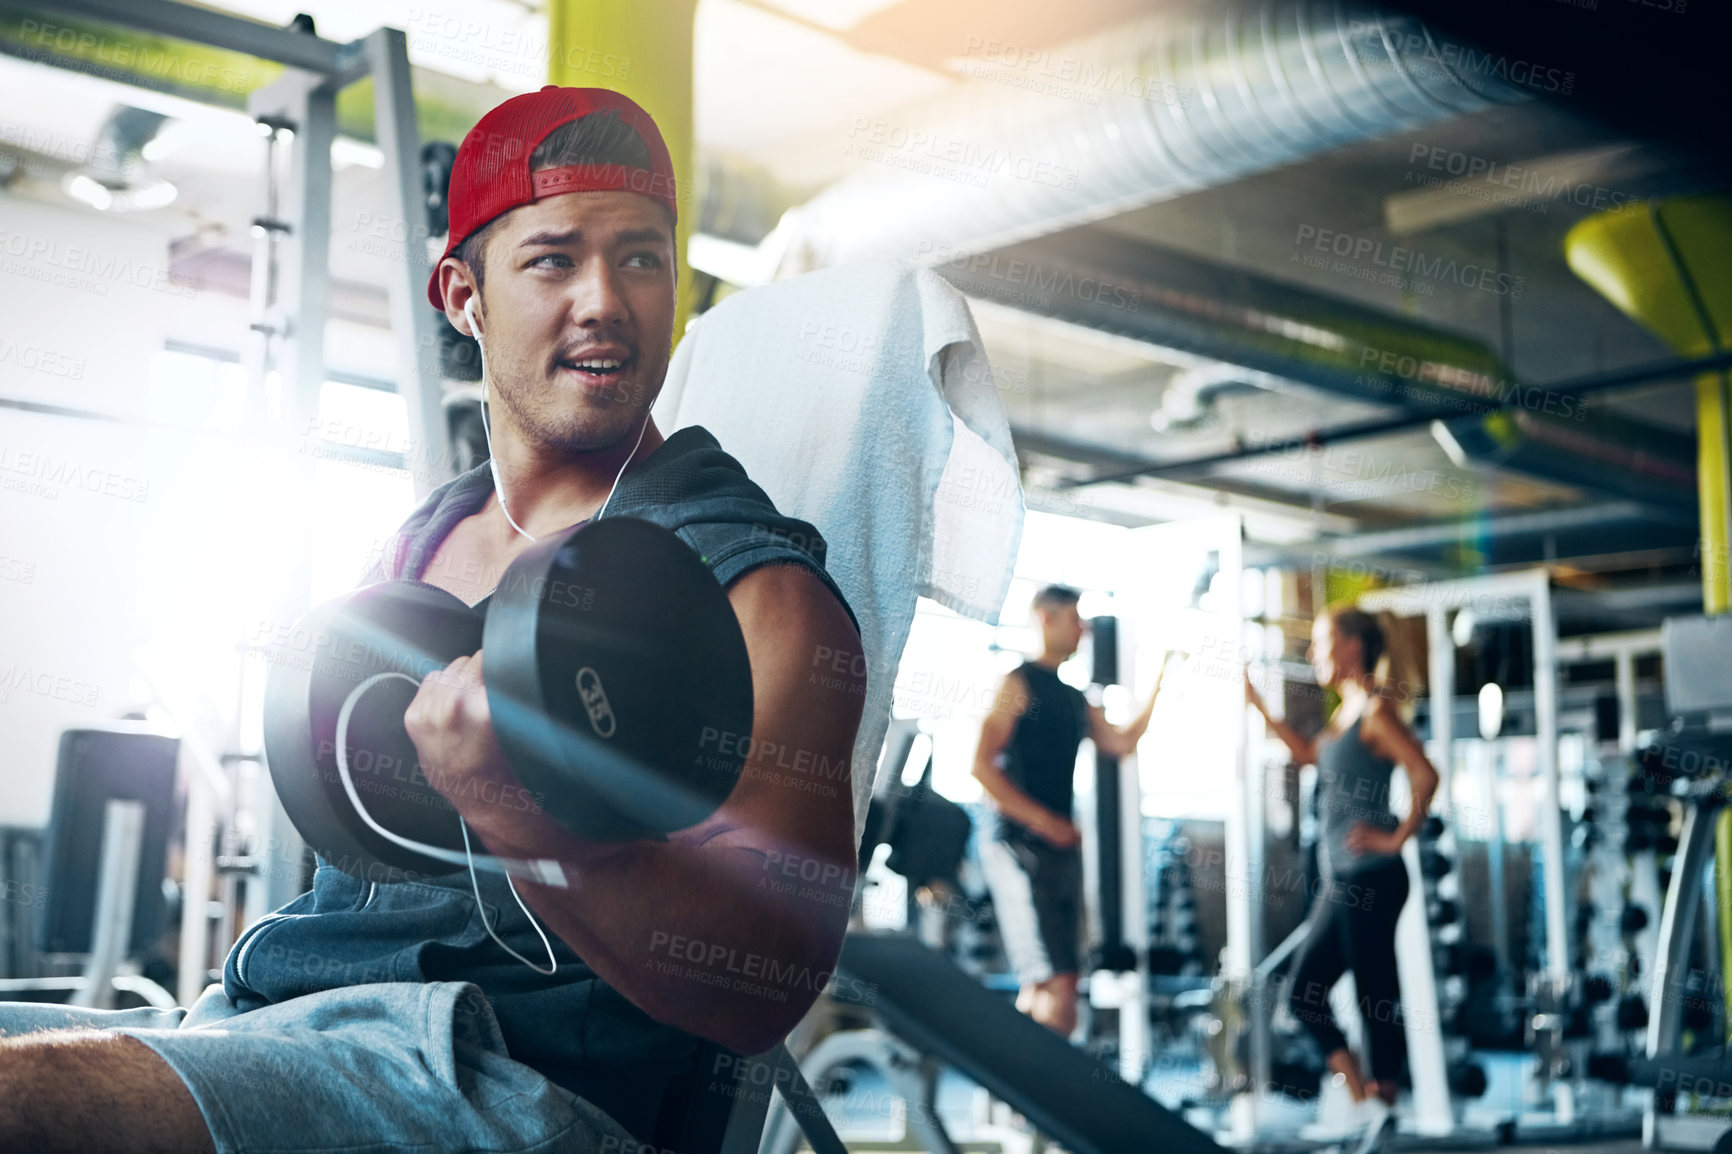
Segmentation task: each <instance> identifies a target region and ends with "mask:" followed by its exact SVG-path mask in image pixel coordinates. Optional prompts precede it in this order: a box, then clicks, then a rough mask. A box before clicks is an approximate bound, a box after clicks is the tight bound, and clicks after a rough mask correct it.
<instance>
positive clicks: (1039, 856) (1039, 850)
mask: <svg viewBox="0 0 1732 1154" xmlns="http://www.w3.org/2000/svg"><path fill="white" fill-rule="evenodd" d="M979 845H980V866H981V872H983V873H984V874H985V875H986V886H987V889H989V890H990V891H991V892H992V910H993V913H994V915H995V916H996V917H997V919H998V935H999V938H1000V939H1001V940H1002V941H1003V943H1004V955H1005V957H1006V958H1007V959H1008V960H1009V961H1010V968H1011V969H1013V970H1015V971H1016V977H1017V980H1018V981H1019V982H1021V983H1022V984H1023V985H1025V986H1027V985H1035V984H1038V983H1040V982H1044V981H1048V980H1049V979H1051V978H1054V977H1056V976H1058V975H1059V974H1075V973H1076V972H1077V971H1078V970H1079V969H1080V968H1081V945H1082V928H1083V926H1082V918H1083V894H1082V886H1083V870H1082V851H1081V850H1079V849H1078V848H1077V847H1075V846H1072V847H1070V848H1069V849H1058V848H1056V847H1054V846H1052V845H1049V844H1048V843H1046V842H1045V841H1042V840H1041V839H1039V838H1038V837H1036V836H1035V835H1033V834H1022V833H1020V832H1015V833H1013V834H1012V835H1011V837H1010V838H1000V837H983V838H981V839H980V842H979Z"/></svg>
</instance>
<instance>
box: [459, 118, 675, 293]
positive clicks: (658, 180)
mask: <svg viewBox="0 0 1732 1154" xmlns="http://www.w3.org/2000/svg"><path fill="white" fill-rule="evenodd" d="M595 112H614V113H616V114H617V115H618V116H619V118H620V120H621V121H623V122H624V123H625V124H627V125H629V126H630V127H631V128H633V129H635V130H636V131H637V134H638V135H639V136H641V137H643V142H644V144H645V145H647V146H648V148H649V154H650V165H651V167H650V168H648V169H643V168H631V167H628V166H626V165H623V164H578V165H570V166H568V167H565V168H544V169H542V170H541V171H540V172H535V173H532V172H530V171H529V158H530V156H532V155H533V154H534V152H535V149H536V147H537V146H538V145H540V143H541V142H542V141H543V140H546V139H547V137H548V134H549V133H551V132H552V131H553V130H554V129H556V128H558V127H560V126H561V125H563V124H569V123H571V122H572V121H573V120H577V119H579V118H581V117H584V116H588V115H590V114H591V113H595ZM674 191H675V190H674V165H673V160H672V159H671V158H670V157H669V156H668V146H667V144H666V143H664V142H663V140H662V134H661V130H660V129H658V128H657V127H656V122H655V121H654V120H652V119H650V114H649V113H647V112H645V111H644V110H643V108H642V107H640V106H639V105H638V104H637V102H636V101H633V100H632V99H631V98H630V97H627V96H622V95H620V94H619V93H617V92H614V91H611V90H610V89H606V88H561V87H560V86H559V85H557V84H549V85H547V86H546V87H545V88H543V89H542V90H541V91H539V92H526V93H524V94H523V95H521V96H513V97H512V98H511V99H510V100H507V101H506V102H505V103H503V104H501V105H500V106H499V107H498V108H495V109H494V110H493V111H491V112H489V113H488V114H487V115H486V116H483V117H482V118H481V119H480V120H479V121H477V122H476V124H475V127H474V128H471V129H470V130H469V135H467V136H465V137H464V138H463V143H462V144H461V145H459V146H458V148H457V161H456V163H455V165H454V166H453V167H452V169H451V192H450V196H449V202H450V209H451V234H450V240H449V241H448V242H447V243H446V245H445V252H444V255H443V256H441V257H440V258H439V261H434V262H433V275H432V277H430V278H429V279H428V281H427V299H428V300H430V301H432V302H433V307H434V308H436V309H440V310H443V309H444V308H445V298H444V294H442V293H441V292H440V291H439V263H440V261H442V260H444V259H445V257H447V256H450V255H451V253H452V252H453V251H454V250H455V249H456V248H457V246H458V245H460V244H462V243H463V242H464V241H465V240H467V239H468V237H469V235H470V234H471V233H473V232H474V231H475V230H476V229H478V228H480V227H481V226H482V225H484V224H486V223H487V222H488V221H490V220H492V219H493V218H494V217H496V216H498V215H500V214H501V213H504V212H509V211H510V210H512V209H514V208H517V207H518V206H519V205H525V204H530V203H533V202H534V201H537V200H541V199H543V198H544V197H549V196H559V195H560V194H562V193H567V192H635V193H638V194H639V195H642V196H647V197H649V198H650V199H651V200H653V201H655V202H656V203H657V204H661V205H665V206H666V207H667V210H668V211H669V212H671V213H673V214H674V219H675V220H678V219H679V209H678V207H677V206H676V204H675V197H674Z"/></svg>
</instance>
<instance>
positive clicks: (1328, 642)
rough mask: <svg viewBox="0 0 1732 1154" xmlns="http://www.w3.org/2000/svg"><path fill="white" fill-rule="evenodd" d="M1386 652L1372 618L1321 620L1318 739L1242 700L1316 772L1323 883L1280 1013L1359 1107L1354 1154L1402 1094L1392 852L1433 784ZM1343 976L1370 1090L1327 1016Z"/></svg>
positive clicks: (1256, 700)
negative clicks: (1401, 782)
mask: <svg viewBox="0 0 1732 1154" xmlns="http://www.w3.org/2000/svg"><path fill="white" fill-rule="evenodd" d="M1386 650H1387V644H1386V640H1385V637H1384V633H1383V630H1382V628H1381V627H1379V625H1378V624H1377V621H1376V619H1375V618H1373V617H1372V616H1371V615H1370V614H1367V613H1364V612H1362V611H1360V610H1358V609H1354V608H1351V607H1336V608H1330V609H1326V610H1324V611H1323V612H1322V613H1320V614H1318V616H1317V620H1316V622H1315V623H1314V625H1313V628H1312V630H1311V650H1310V652H1309V654H1308V655H1307V656H1308V657H1309V658H1310V661H1311V665H1312V668H1313V669H1315V670H1316V672H1317V684H1318V685H1320V686H1322V687H1324V688H1327V689H1333V690H1335V691H1336V692H1337V693H1338V694H1340V697H1341V707H1340V709H1338V710H1336V712H1335V715H1334V716H1333V717H1332V718H1330V720H1329V723H1328V724H1327V725H1326V726H1325V727H1324V729H1323V732H1322V733H1320V734H1318V735H1317V736H1316V737H1315V738H1309V739H1308V738H1304V737H1301V736H1300V735H1299V733H1298V732H1297V731H1296V730H1294V729H1293V727H1292V726H1290V725H1288V724H1287V723H1286V722H1285V721H1283V720H1281V719H1280V718H1277V717H1272V716H1271V715H1270V713H1269V709H1268V707H1267V706H1265V705H1264V703H1263V699H1262V698H1261V697H1259V696H1258V694H1257V691H1256V689H1255V688H1253V687H1252V686H1251V683H1250V681H1249V679H1247V680H1246V683H1245V696H1246V700H1248V701H1249V702H1250V703H1251V704H1252V705H1254V706H1256V708H1257V711H1258V712H1259V713H1261V714H1262V715H1263V717H1264V719H1265V720H1267V721H1268V723H1269V728H1270V729H1271V730H1272V731H1273V732H1274V733H1275V735H1276V736H1277V737H1279V738H1280V739H1281V741H1282V743H1283V744H1285V745H1286V746H1287V748H1288V750H1289V751H1291V753H1292V755H1293V759H1294V760H1295V761H1297V762H1299V763H1300V764H1302V765H1315V766H1317V801H1318V812H1319V815H1320V817H1321V821H1320V823H1319V825H1320V829H1319V833H1318V843H1317V861H1318V866H1319V869H1320V871H1321V873H1322V877H1321V878H1320V880H1319V883H1318V886H1317V890H1316V899H1315V901H1314V902H1313V904H1312V907H1311V914H1310V916H1309V918H1308V919H1307V920H1306V934H1305V940H1304V943H1303V944H1302V945H1301V946H1300V947H1299V949H1298V951H1297V952H1296V954H1295V956H1294V960H1293V964H1292V969H1291V970H1290V972H1289V978H1288V983H1289V985H1288V993H1287V1004H1288V1007H1289V1008H1290V1009H1291V1010H1292V1012H1293V1016H1294V1017H1295V1018H1297V1019H1298V1020H1299V1022H1300V1023H1301V1024H1302V1025H1303V1026H1304V1027H1305V1028H1306V1029H1307V1030H1308V1031H1309V1032H1310V1033H1311V1035H1312V1037H1314V1038H1315V1039H1316V1040H1317V1044H1318V1045H1319V1047H1321V1049H1322V1051H1323V1053H1324V1055H1325V1059H1324V1060H1325V1064H1326V1065H1327V1066H1328V1068H1329V1069H1330V1070H1332V1071H1334V1072H1335V1073H1338V1074H1340V1075H1341V1076H1342V1078H1343V1079H1344V1080H1345V1081H1346V1084H1347V1089H1348V1091H1349V1092H1350V1093H1351V1094H1352V1095H1353V1099H1354V1101H1356V1102H1360V1103H1363V1106H1362V1107H1361V1108H1362V1110H1363V1111H1364V1116H1365V1123H1366V1126H1365V1134H1364V1138H1363V1140H1362V1141H1361V1144H1360V1146H1359V1150H1360V1151H1362V1152H1364V1151H1370V1150H1373V1149H1375V1148H1376V1147H1377V1146H1379V1145H1380V1144H1381V1143H1382V1142H1383V1141H1385V1140H1386V1139H1387V1138H1388V1136H1389V1135H1390V1134H1392V1133H1393V1131H1394V1123H1395V1120H1394V1117H1393V1116H1392V1115H1391V1113H1390V1107H1391V1106H1393V1104H1394V1102H1395V1099H1396V1094H1397V1091H1398V1089H1399V1084H1398V1080H1399V1078H1400V1075H1401V1066H1402V1058H1403V1049H1404V1044H1403V1043H1404V1038H1403V1035H1402V1025H1401V1016H1400V1012H1399V1011H1400V1006H1401V989H1400V986H1399V985H1398V983H1397V980H1396V962H1395V922H1396V918H1397V917H1398V915H1399V914H1400V913H1401V907H1402V905H1403V904H1405V903H1406V901H1407V894H1408V888H1409V883H1408V876H1407V865H1406V863H1405V862H1404V861H1403V860H1402V858H1401V847H1402V845H1404V844H1405V843H1406V841H1407V839H1408V838H1410V837H1412V836H1413V834H1414V832H1415V831H1417V830H1418V829H1419V827H1420V825H1421V823H1423V822H1424V821H1425V817H1426V813H1427V811H1428V810H1429V809H1430V806H1431V797H1432V794H1433V793H1434V792H1436V790H1437V780H1438V778H1437V770H1436V769H1434V768H1433V767H1432V764H1431V762H1430V761H1429V760H1427V759H1426V756H1425V750H1424V749H1423V748H1422V747H1421V746H1420V744H1419V741H1418V739H1417V738H1415V737H1414V735H1413V731H1412V730H1410V729H1409V728H1408V727H1407V723H1406V722H1405V721H1403V720H1402V718H1401V715H1400V713H1399V712H1398V711H1397V709H1396V706H1395V703H1394V702H1392V701H1391V700H1390V699H1389V697H1388V696H1386V695H1385V693H1384V692H1383V689H1382V685H1383V682H1384V680H1385V678H1386V667H1387V661H1386ZM1397 765H1399V766H1400V767H1401V768H1402V769H1403V770H1404V771H1405V772H1406V773H1407V779H1408V783H1409V787H1410V788H1409V795H1410V797H1411V798H1412V801H1411V804H1410V805H1409V807H1408V812H1407V816H1406V817H1403V818H1398V817H1397V816H1396V815H1395V814H1394V813H1393V812H1392V811H1391V810H1390V808H1389V782H1390V776H1391V773H1392V771H1393V770H1394V768H1395V767H1396V766H1397ZM1349 970H1351V971H1352V972H1353V984H1354V989H1355V992H1356V994H1357V995H1358V1000H1359V1011H1360V1018H1361V1021H1362V1022H1363V1025H1364V1034H1363V1036H1364V1039H1365V1043H1366V1048H1367V1050H1368V1051H1369V1054H1368V1057H1369V1060H1370V1061H1369V1065H1370V1067H1371V1069H1370V1075H1371V1076H1370V1078H1367V1077H1366V1076H1365V1073H1364V1072H1363V1071H1362V1068H1361V1066H1360V1063H1359V1060H1358V1058H1357V1057H1356V1056H1355V1055H1354V1054H1353V1051H1352V1050H1350V1049H1349V1048H1348V1046H1347V1040H1346V1038H1345V1036H1344V1035H1343V1034H1342V1033H1341V1028H1340V1026H1339V1025H1338V1024H1337V1023H1336V1021H1335V1016H1334V1014H1333V1013H1331V1011H1330V1009H1329V991H1330V989H1331V988H1333V987H1334V985H1335V983H1336V982H1337V981H1338V980H1340V978H1341V976H1342V975H1343V974H1344V973H1346V972H1347V971H1349Z"/></svg>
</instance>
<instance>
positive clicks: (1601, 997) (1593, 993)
mask: <svg viewBox="0 0 1732 1154" xmlns="http://www.w3.org/2000/svg"><path fill="white" fill-rule="evenodd" d="M1617 992H1618V991H1617V988H1616V987H1615V986H1613V985H1612V979H1610V978H1608V977H1606V975H1604V974H1589V975H1588V978H1587V980H1586V981H1584V982H1583V983H1582V999H1583V1000H1584V1001H1586V1002H1589V1003H1590V1004H1597V1003H1599V1002H1609V1001H1611V1000H1612V996H1613V995H1614V994H1616V993H1617Z"/></svg>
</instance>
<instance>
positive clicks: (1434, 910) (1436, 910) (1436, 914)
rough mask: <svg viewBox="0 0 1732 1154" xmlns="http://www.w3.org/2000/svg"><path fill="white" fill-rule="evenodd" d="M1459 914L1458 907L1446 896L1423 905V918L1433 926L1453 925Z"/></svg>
mask: <svg viewBox="0 0 1732 1154" xmlns="http://www.w3.org/2000/svg"><path fill="white" fill-rule="evenodd" d="M1460 916H1461V909H1460V907H1459V906H1457V905H1456V904H1455V903H1454V902H1453V901H1451V900H1450V899H1448V898H1438V899H1437V900H1436V901H1434V902H1430V903H1428V904H1427V905H1426V907H1425V920H1426V921H1428V922H1430V923H1431V924H1432V925H1434V926H1448V925H1453V924H1454V923H1455V920H1456V919H1457V918H1458V917H1460Z"/></svg>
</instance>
